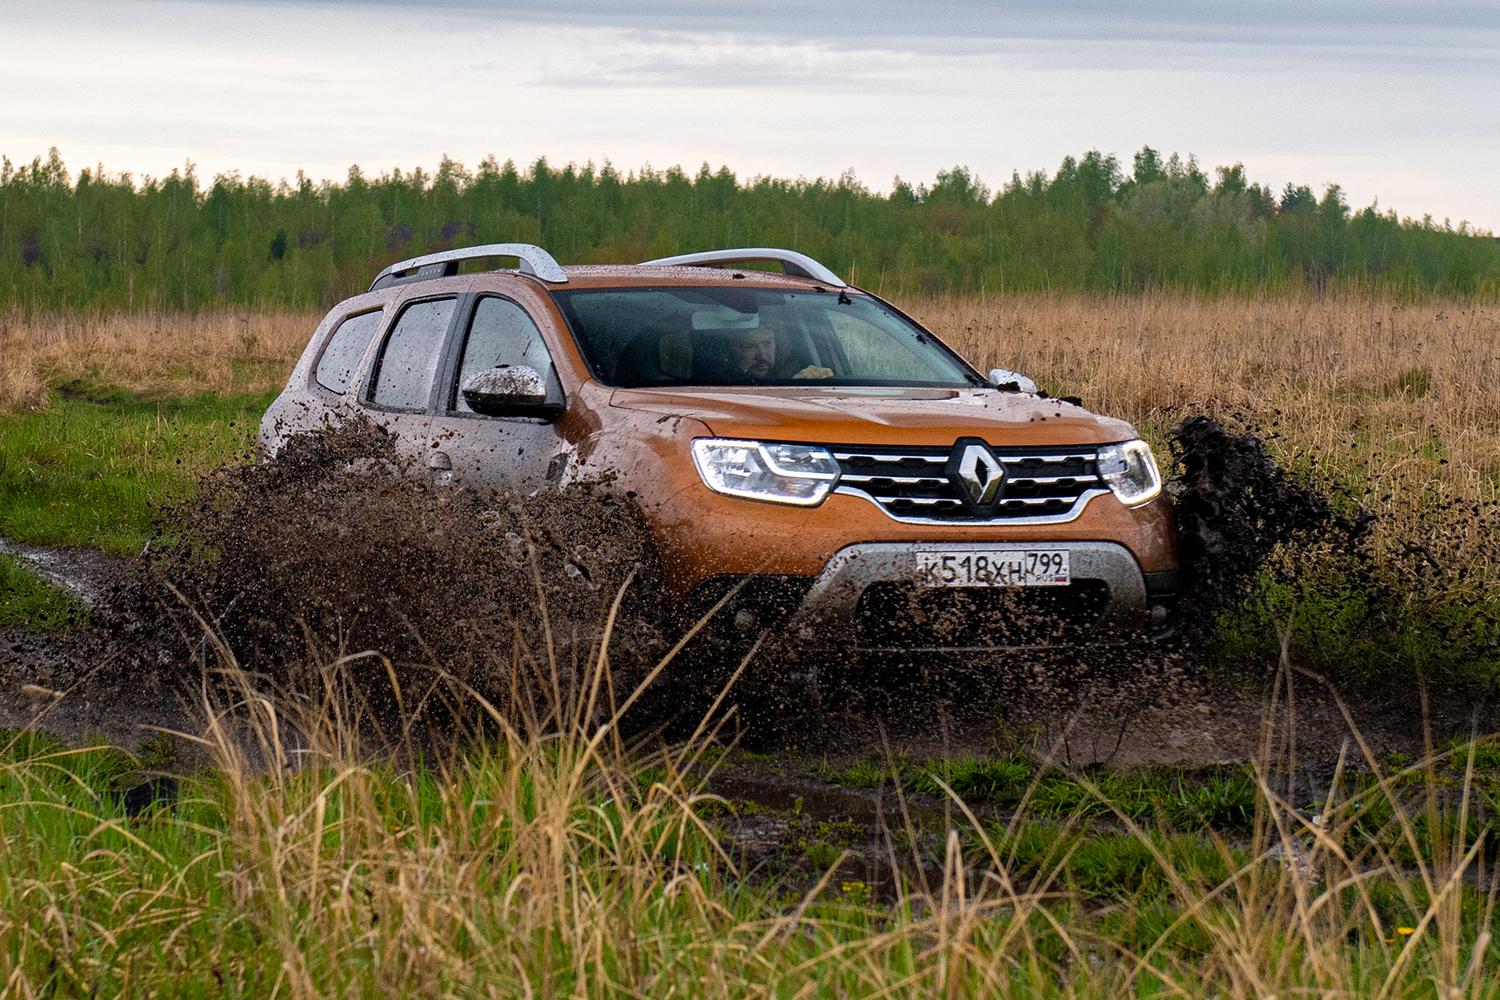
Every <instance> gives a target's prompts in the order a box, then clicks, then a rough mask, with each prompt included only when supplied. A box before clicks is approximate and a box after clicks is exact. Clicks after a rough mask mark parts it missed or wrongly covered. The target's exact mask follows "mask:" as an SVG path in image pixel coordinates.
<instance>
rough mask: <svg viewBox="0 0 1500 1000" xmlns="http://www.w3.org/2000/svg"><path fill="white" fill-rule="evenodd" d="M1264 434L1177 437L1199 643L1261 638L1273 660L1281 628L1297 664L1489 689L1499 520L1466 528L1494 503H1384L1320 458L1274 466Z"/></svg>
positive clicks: (1183, 429)
mask: <svg viewBox="0 0 1500 1000" xmlns="http://www.w3.org/2000/svg"><path fill="white" fill-rule="evenodd" d="M1271 436H1272V435H1271V434H1270V433H1267V432H1265V431H1260V430H1257V429H1256V428H1254V427H1253V426H1249V425H1248V422H1247V423H1246V425H1245V426H1242V427H1240V428H1239V429H1235V430H1231V429H1229V428H1226V427H1225V426H1224V425H1223V424H1221V423H1220V422H1218V421H1216V420H1213V419H1211V418H1208V417H1205V416H1191V417H1188V418H1187V419H1185V420H1183V421H1182V422H1181V423H1180V424H1179V425H1178V426H1177V428H1176V429H1175V430H1174V431H1173V433H1172V435H1171V445H1172V454H1173V460H1174V474H1173V476H1172V478H1171V482H1170V484H1169V487H1168V491H1169V496H1170V497H1171V498H1172V501H1173V503H1174V507H1175V510H1176V517H1177V524H1178V535H1179V545H1180V553H1181V557H1182V564H1183V570H1184V573H1185V574H1186V577H1187V581H1188V586H1187V588H1186V590H1185V594H1184V602H1183V613H1182V620H1183V623H1184V625H1185V626H1186V628H1185V632H1186V639H1187V640H1188V642H1189V645H1190V647H1191V650H1192V652H1191V655H1192V656H1193V657H1194V658H1195V659H1199V660H1202V659H1205V658H1206V657H1210V656H1212V655H1219V656H1221V657H1222V656H1223V654H1224V650H1225V648H1226V646H1227V647H1230V648H1232V649H1233V650H1234V652H1235V654H1236V655H1240V656H1245V655H1246V654H1252V656H1253V654H1254V653H1255V652H1256V651H1257V650H1258V651H1259V653H1260V654H1261V656H1260V658H1261V660H1262V666H1266V665H1269V666H1271V667H1274V666H1275V665H1276V663H1277V662H1278V660H1279V658H1280V655H1279V654H1277V653H1276V652H1275V650H1274V647H1275V645H1276V643H1278V642H1281V641H1285V642H1286V643H1287V644H1288V646H1289V650H1290V656H1291V659H1292V660H1294V661H1295V662H1296V663H1297V664H1298V665H1299V666H1301V667H1305V668H1309V669H1310V670H1312V671H1313V672H1315V673H1317V674H1319V675H1320V676H1323V677H1325V678H1326V679H1328V680H1330V681H1333V682H1337V683H1339V684H1341V685H1353V686H1369V685H1374V686H1377V687H1383V688H1387V689H1389V688H1390V687H1392V686H1395V687H1401V686H1403V685H1407V686H1408V687H1409V684H1410V682H1411V681H1413V680H1415V679H1416V677H1417V675H1418V674H1421V675H1423V677H1424V678H1425V679H1427V680H1434V681H1440V682H1444V683H1448V684H1454V685H1458V686H1460V687H1469V688H1474V687H1479V688H1487V689H1493V688H1494V686H1495V682H1496V670H1497V668H1500V592H1497V581H1496V580H1495V579H1493V578H1492V577H1489V576H1486V571H1485V569H1484V567H1492V566H1495V565H1500V532H1496V531H1494V530H1493V529H1490V530H1478V531H1476V530H1472V529H1473V528H1474V527H1475V526H1476V525H1485V524H1489V525H1495V524H1500V507H1497V505H1495V504H1483V503H1476V502H1472V501H1470V502H1464V503H1457V502H1451V501H1450V502H1439V501H1435V502H1433V503H1431V504H1430V505H1428V506H1427V507H1426V508H1425V509H1423V510H1420V511H1418V510H1412V511H1408V512H1392V513H1387V514H1385V515H1383V516H1377V515H1376V514H1374V513H1372V512H1371V510H1370V509H1369V508H1368V506H1367V505H1366V501H1378V500H1379V498H1378V497H1375V496H1372V495H1369V494H1365V495H1357V494H1356V493H1354V492H1353V491H1351V490H1349V489H1347V488H1345V487H1342V486H1340V485H1338V484H1337V483H1338V478H1337V477H1333V476H1329V475H1326V474H1323V473H1322V472H1321V470H1320V469H1319V466H1318V464H1317V463H1316V462H1315V461H1314V460H1313V459H1312V458H1311V457H1307V458H1306V463H1305V464H1306V468H1305V469H1302V470H1301V471H1299V472H1297V473H1295V474H1294V473H1293V472H1291V471H1289V470H1288V469H1287V468H1286V467H1284V466H1283V465H1282V464H1280V463H1278V462H1277V461H1276V460H1275V459H1274V458H1273V457H1272V456H1271V454H1270V453H1269V450H1268V448H1267V446H1266V442H1267V441H1268V440H1270V439H1271ZM1299 464H1302V463H1299ZM1371 488H1372V487H1370V486H1366V487H1365V489H1366V490H1369V489H1371ZM1476 568H1477V569H1478V572H1475V569H1476ZM1255 632H1258V633H1259V638H1258V640H1257V638H1256V636H1255V635H1254V633H1255ZM1268 640H1269V642H1270V645H1269V647H1268V646H1267V641H1268ZM1210 648H1216V649H1217V650H1218V653H1217V654H1212V653H1209V652H1207V650H1209V649H1210Z"/></svg>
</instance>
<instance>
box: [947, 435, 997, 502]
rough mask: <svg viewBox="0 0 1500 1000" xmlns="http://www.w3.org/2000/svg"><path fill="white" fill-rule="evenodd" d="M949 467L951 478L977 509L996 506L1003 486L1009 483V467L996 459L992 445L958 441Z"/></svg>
mask: <svg viewBox="0 0 1500 1000" xmlns="http://www.w3.org/2000/svg"><path fill="white" fill-rule="evenodd" d="M948 468H949V470H950V471H949V473H948V474H949V476H950V477H952V478H953V479H955V480H956V481H957V483H958V486H959V487H960V488H961V489H962V490H963V491H964V495H965V496H966V497H968V500H969V503H970V504H971V505H973V506H975V507H987V506H989V505H990V504H992V503H994V502H995V498H996V497H997V496H999V495H1000V485H1001V484H1002V483H1003V482H1005V467H1004V466H1002V465H1001V464H1000V463H999V462H998V461H997V460H996V459H995V456H994V455H993V454H992V453H991V452H990V449H989V446H988V445H986V444H984V443H983V442H980V441H960V442H958V444H957V445H955V446H954V449H953V458H952V459H950V460H949V462H948Z"/></svg>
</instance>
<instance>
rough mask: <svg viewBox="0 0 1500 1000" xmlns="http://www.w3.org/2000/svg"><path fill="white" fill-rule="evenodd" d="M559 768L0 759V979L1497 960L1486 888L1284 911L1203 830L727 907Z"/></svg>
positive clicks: (618, 981)
mask: <svg viewBox="0 0 1500 1000" xmlns="http://www.w3.org/2000/svg"><path fill="white" fill-rule="evenodd" d="M584 742H585V741H584V740H583V739H582V738H581V737H579V736H577V735H572V736H563V737H560V738H559V737H556V736H549V737H547V738H546V739H545V740H542V741H539V742H534V743H525V742H523V743H513V744H509V745H507V744H485V745H477V746H473V747H471V748H469V749H468V750H467V751H465V752H463V753H460V754H456V755H454V756H451V757H448V756H445V757H444V758H443V759H442V760H441V761H436V762H431V763H429V764H428V765H424V766H421V767H417V768H412V769H403V768H401V767H399V766H398V765H396V764H394V763H392V762H390V761H388V760H381V759H373V760H372V759H369V758H365V759H362V760H358V761H356V760H352V759H346V758H342V757H340V756H338V755H336V754H331V753H328V752H327V751H325V750H322V749H319V750H317V752H315V753H314V754H313V756H311V757H310V758H309V759H308V760H307V761H306V762H305V766H304V767H303V769H301V770H296V771H290V772H289V771H285V770H280V769H273V770H271V771H269V772H256V771H252V770H249V769H246V768H244V766H243V763H242V762H241V763H240V764H239V765H236V764H235V763H234V761H233V759H232V756H231V757H229V758H224V757H221V758H220V764H219V766H218V767H217V768H215V769H210V770H205V771H202V772H200V773H198V774H196V775H193V776H189V777H187V778H185V779H184V780H183V781H182V783H181V788H180V794H179V796H178V798H177V800H176V801H175V803H173V804H171V805H169V806H165V807H161V808H158V809H156V810H155V811H153V812H150V813H148V814H144V815H141V816H138V817H130V816H127V815H126V814H125V811H124V808H123V795H122V793H123V792H124V791H125V790H126V789H127V788H129V787H130V786H131V785H132V784H135V783H137V782H139V781H141V780H142V778H143V777H145V773H146V769H147V767H148V764H147V762H145V761H142V760H141V759H139V758H137V757H133V756H131V755H129V754H126V753H123V752H121V751H119V750H116V749H113V748H110V747H107V746H98V747H90V748H82V749H70V748H67V747H64V746H62V745H60V744H59V743H57V741H55V740H52V739H50V738H48V737H46V736H45V735H38V734H35V733H24V734H16V733H8V734H7V733H0V838H3V840H4V843H5V845H6V849H5V850H4V851H0V914H3V916H0V964H3V966H4V967H5V968H6V969H7V974H8V975H10V976H11V977H12V978H11V979H10V980H9V984H10V985H11V986H12V987H14V988H15V989H17V990H18V991H19V995H41V996H84V995H122V994H123V995H145V994H148V993H157V992H164V993H167V994H170V995H186V996H209V995H213V996H219V995H239V996H255V995H268V994H270V993H278V994H286V995H309V996H310V995H319V996H330V995H338V996H377V995H383V996H389V995H422V996H443V995H539V996H559V995H589V996H596V995H597V996H610V995H626V996H666V995H682V996H750V995H754V996H786V997H791V996H802V995H807V996H864V995H903V996H934V995H953V996H992V995H1009V994H1012V993H1015V994H1019V995H1028V996H1030V995H1040V996H1067V995H1087V996H1100V997H1104V996H1109V997H1113V996H1120V995H1124V994H1127V993H1129V992H1132V990H1133V989H1135V990H1142V991H1144V992H1147V993H1155V994H1161V993H1166V994H1177V995H1180V994H1182V993H1184V992H1185V993H1187V994H1188V995H1193V994H1202V993H1212V994H1216V995H1244V993H1245V991H1244V990H1243V989H1240V987H1244V986H1246V980H1245V979H1244V978H1241V977H1242V976H1246V975H1248V976H1249V977H1250V978H1251V979H1252V980H1253V981H1254V983H1255V984H1256V985H1259V986H1261V987H1262V991H1263V992H1264V993H1265V994H1276V995H1293V994H1301V993H1307V994H1310V995H1314V994H1323V995H1327V994H1330V993H1332V994H1340V995H1345V994H1348V993H1349V992H1351V988H1352V987H1353V986H1355V985H1356V984H1358V983H1361V982H1363V981H1364V980H1363V979H1362V978H1361V977H1362V976H1367V975H1371V974H1373V975H1375V976H1376V977H1377V982H1378V979H1379V977H1384V976H1386V975H1392V976H1393V977H1394V982H1395V983H1396V984H1397V985H1398V986H1399V987H1400V989H1399V990H1398V992H1399V993H1400V995H1412V994H1411V992H1410V991H1412V990H1415V991H1417V993H1419V994H1422V995H1431V994H1432V993H1433V990H1432V989H1431V986H1432V985H1433V983H1434V981H1435V980H1436V981H1443V980H1447V979H1448V977H1450V976H1461V975H1462V974H1463V973H1464V970H1465V969H1468V968H1471V967H1472V963H1473V961H1475V960H1477V961H1478V962H1480V963H1481V964H1484V965H1487V964H1491V963H1493V962H1494V961H1495V960H1496V959H1497V958H1500V955H1496V954H1494V952H1495V950H1496V945H1495V944H1494V943H1492V942H1490V940H1489V938H1488V936H1487V935H1486V934H1484V933H1483V932H1484V930H1485V929H1486V928H1487V927H1488V925H1489V924H1490V923H1491V918H1492V912H1491V911H1492V907H1493V903H1492V900H1490V899H1489V897H1488V895H1487V893H1486V891H1485V890H1484V889H1482V888H1478V887H1475V886H1471V885H1460V886H1459V887H1458V888H1457V889H1456V891H1455V892H1454V893H1453V894H1452V895H1451V896H1450V897H1449V899H1448V900H1447V901H1446V902H1444V901H1441V900H1438V899H1437V898H1436V897H1435V896H1434V893H1433V892H1432V890H1430V889H1429V888H1428V887H1427V886H1426V885H1424V884H1423V882H1422V880H1421V879H1420V878H1417V877H1416V876H1415V875H1413V874H1412V873H1410V872H1406V871H1403V870H1401V869H1398V868H1389V867H1383V868H1382V867H1377V868H1374V869H1369V868H1366V869H1363V870H1359V874H1358V877H1357V878H1353V877H1350V876H1351V875H1353V874H1354V872H1355V871H1356V869H1355V868H1354V867H1352V866H1350V867H1343V868H1341V867H1339V863H1338V861H1337V859H1336V858H1332V857H1327V858H1324V859H1323V862H1322V863H1325V864H1327V865H1328V866H1329V870H1328V877H1327V878H1324V877H1322V876H1320V877H1319V879H1317V880H1312V881H1307V882H1303V883H1300V884H1299V885H1298V888H1297V891H1295V892H1294V891H1293V883H1292V881H1291V876H1290V875H1289V874H1288V873H1287V871H1286V870H1285V869H1284V868H1283V867H1282V866H1280V865H1279V863H1277V862H1274V861H1268V860H1264V859H1260V858H1258V857H1257V855H1258V852H1259V851H1260V850H1262V849H1263V848H1262V847H1243V846H1230V845H1226V844H1225V843H1224V842H1222V841H1221V840H1219V839H1217V838H1215V837H1214V836H1212V834H1210V833H1208V832H1206V831H1202V830H1195V831H1172V832H1168V831H1163V830H1160V829H1156V828H1153V827H1150V826H1147V827H1145V828H1143V829H1141V830H1139V831H1123V830H1121V831H1104V832H1101V831H1098V830H1092V829H1090V828H1089V827H1087V826H1086V825H1078V824H1076V823H1056V822H1037V821H1032V820H1022V821H1020V822H1018V823H1016V824H1014V825H1010V826H1001V827H987V828H978V829H969V830H963V829H959V830H956V831H954V832H955V833H956V834H957V840H956V841H954V843H956V844H957V846H958V849H959V852H960V853H959V855H957V856H956V857H955V862H956V861H958V860H960V859H961V860H962V862H963V863H964V864H965V865H967V866H968V868H969V870H970V871H971V872H972V873H974V874H975V875H976V876H982V879H983V881H982V882H972V883H970V884H968V885H967V886H966V887H963V888H961V887H960V886H961V885H963V883H962V882H961V880H959V879H956V878H946V877H945V878H942V879H938V880H937V881H935V882H932V883H931V884H930V885H929V886H928V888H925V889H924V888H918V887H916V886H915V885H910V884H907V885H902V886H900V887H899V888H900V894H901V895H900V899H899V901H897V902H895V903H894V904H893V903H890V902H886V901H882V900H884V899H885V898H886V897H882V900H877V899H876V898H875V897H874V895H873V894H872V892H871V889H870V886H868V885H866V884H864V883H861V882H852V881H849V880H847V879H839V878H836V877H833V878H830V879H829V880H828V881H826V882H824V883H822V884H819V885H815V886H813V887H812V888H810V889H804V888H802V886H803V885H804V884H805V879H806V876H805V874H799V875H798V876H797V878H798V881H797V882H796V883H786V882H780V881H778V880H777V878H776V876H775V873H774V872H772V873H761V874H759V875H756V876H754V877H746V876H745V873H742V872H737V871H735V870H734V869H733V867H732V865H731V864H730V862H729V861H728V859H727V857H726V855H725V854H723V853H720V850H719V848H720V847H721V846H723V843H722V841H721V839H720V838H721V837H722V832H721V830H720V829H719V828H718V827H717V825H716V824H715V822H714V821H713V820H706V821H700V813H699V809H700V807H702V806H708V805H712V804H713V802H712V801H711V800H707V799H703V800H699V799H696V798H695V796H694V795H693V793H691V792H688V791H687V790H686V789H685V788H683V787H682V786H681V785H679V784H676V783H675V782H674V781H671V780H667V779H664V777H663V776H664V775H665V774H666V773H668V772H670V771H671V770H672V769H670V768H668V769H666V770H665V771H664V770H663V769H662V767H661V766H660V765H659V764H657V763H654V762H653V761H651V760H638V761H636V760H630V759H615V758H605V757H601V756H599V755H598V754H597V753H595V752H593V751H589V750H586V749H585V748H584V746H583V744H584ZM150 752H151V753H152V754H153V755H158V756H159V753H158V751H155V750H152V751H150ZM664 780H666V782H667V783H666V785H665V786H664V785H663V781H664ZM858 836H859V829H858V828H857V827H854V826H853V825H852V824H846V823H834V822H821V823H816V824H812V825H810V826H809V829H808V831H807V835H806V836H805V838H803V839H802V840H801V841H799V843H798V847H799V848H800V851H799V857H798V858H797V859H796V864H797V865H811V866H812V868H813V869H814V870H815V871H814V874H815V875H816V874H817V872H816V870H817V869H827V868H828V867H829V866H832V865H833V864H834V863H835V862H836V861H837V860H838V858H839V857H840V855H841V854H842V851H843V847H844V846H845V845H846V844H847V843H849V842H850V841H851V840H854V839H857V838H858ZM937 849H938V850H939V852H940V853H942V852H943V850H944V849H943V848H942V846H941V840H939V841H938V842H937ZM1001 879H1003V883H1002V882H1001V881H999V880H1001ZM1335 880H1339V881H1338V885H1337V886H1335V885H1333V884H1331V883H1333V882H1334V881H1335ZM1002 884H1003V886H1004V888H1001V886H1002ZM1299 894H1301V895H1305V897H1306V899H1305V902H1301V901H1299ZM1424 920H1425V921H1426V923H1425V930H1422V931H1420V932H1418V931H1416V928H1417V927H1419V926H1423V925H1424ZM1402 928H1407V929H1409V932H1408V933H1406V934H1405V935H1404V936H1403V932H1402V930H1401V929H1402ZM1408 942H1410V945H1411V953H1410V955H1409V956H1408V958H1407V959H1399V956H1400V955H1401V954H1402V953H1403V950H1404V949H1405V948H1406V946H1407V944H1408ZM1476 948H1477V949H1488V950H1489V951H1488V952H1487V953H1486V954H1480V955H1477V956H1476V955H1475V949H1476ZM1080 956H1087V960H1080ZM1403 963H1404V964H1403ZM1367 970H1368V971H1367ZM1449 981H1451V980H1449ZM1352 991H1353V992H1363V991H1361V990H1352ZM1457 992H1462V991H1457Z"/></svg>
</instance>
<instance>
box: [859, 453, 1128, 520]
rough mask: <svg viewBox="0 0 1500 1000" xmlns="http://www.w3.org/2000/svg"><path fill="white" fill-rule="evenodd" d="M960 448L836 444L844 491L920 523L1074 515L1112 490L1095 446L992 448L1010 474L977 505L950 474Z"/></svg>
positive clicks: (1053, 518)
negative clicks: (995, 491) (990, 499)
mask: <svg viewBox="0 0 1500 1000" xmlns="http://www.w3.org/2000/svg"><path fill="white" fill-rule="evenodd" d="M957 447H959V445H953V446H948V447H911V448H884V447H882V448H856V447H837V448H834V449H833V452H834V458H836V459H837V460H838V463H839V469H840V471H841V475H840V477H839V484H838V489H837V492H839V493H844V494H849V495H852V496H861V497H864V498H865V499H867V500H869V501H871V502H872V503H874V504H876V505H877V506H879V507H880V509H881V510H883V511H885V512H886V513H887V514H889V515H890V516H891V517H893V518H895V519H896V520H898V521H909V522H914V523H919V524H931V523H994V524H1015V523H1045V522H1059V521H1069V520H1072V519H1073V518H1074V517H1077V516H1078V513H1079V512H1080V511H1081V510H1082V509H1083V505H1084V504H1085V503H1087V502H1088V501H1089V500H1091V499H1093V498H1094V497H1096V496H1099V495H1100V494H1102V493H1106V492H1108V487H1107V486H1106V485H1105V483H1104V481H1103V480H1102V479H1101V478H1100V477H1099V465H1098V456H1097V453H1096V450H1095V449H1094V448H1092V447H1073V448H994V447H991V448H990V453H991V454H992V455H993V457H994V458H995V460H996V461H998V462H999V463H1000V466H1001V468H1003V469H1004V470H1005V477H1004V479H1003V480H1002V482H1001V484H1000V489H999V494H998V496H997V497H996V499H995V500H994V501H993V502H992V503H990V504H987V505H984V506H976V505H975V504H973V503H971V502H970V501H969V499H968V496H967V493H966V491H965V489H964V486H963V484H962V483H961V482H960V481H959V480H958V479H957V478H956V477H955V476H953V475H950V472H949V469H950V466H951V464H952V463H951V461H950V460H951V459H952V458H953V456H954V452H955V449H956V448H957Z"/></svg>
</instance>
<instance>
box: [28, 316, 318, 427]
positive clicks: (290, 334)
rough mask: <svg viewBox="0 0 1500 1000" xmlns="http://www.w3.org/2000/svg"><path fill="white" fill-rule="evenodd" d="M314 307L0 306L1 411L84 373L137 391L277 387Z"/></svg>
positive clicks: (41, 399)
mask: <svg viewBox="0 0 1500 1000" xmlns="http://www.w3.org/2000/svg"><path fill="white" fill-rule="evenodd" d="M320 318H321V317H319V316H317V315H312V314H308V313H300V312H264V313H257V312H246V311H238V310H229V311H222V312H205V313H180V312H167V313H118V314H92V313H58V314H50V315H49V314H41V315H36V314H27V313H23V312H20V311H11V312H8V313H0V413H4V412H6V411H10V410H17V409H41V408H44V407H45V406H46V405H47V398H48V389H49V387H51V386H55V385H57V384H59V383H65V382H71V381H74V380H78V379H86V380H89V381H92V382H95V383H97V384H99V385H106V386H119V387H122V388H125V389H129V390H132V391H135V392H142V393H153V394H165V395H192V394H194V393H199V392H217V393H228V392H244V393H261V392H268V391H274V390H276V389H279V388H280V387H281V386H282V385H284V384H285V382H286V376H287V373H288V372H289V371H290V370H291V367H292V365H293V364H295V363H296V361H297V356H298V355H299V354H300V353H301V352H302V348H303V347H305V346H306V345H307V340H308V338H309V337H310V336H311V335H312V332H313V330H314V329H315V328H316V327H317V325H318V321H319V319H320Z"/></svg>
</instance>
